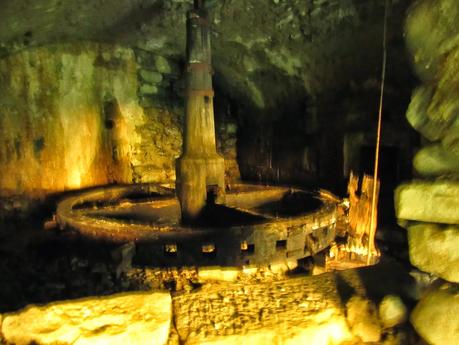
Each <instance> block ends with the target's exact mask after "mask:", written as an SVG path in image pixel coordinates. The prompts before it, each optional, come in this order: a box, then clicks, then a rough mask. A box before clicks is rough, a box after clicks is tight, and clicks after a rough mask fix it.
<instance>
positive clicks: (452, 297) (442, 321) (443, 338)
mask: <svg viewBox="0 0 459 345" xmlns="http://www.w3.org/2000/svg"><path fill="white" fill-rule="evenodd" d="M410 319H411V323H412V324H413V326H414V328H415V329H416V331H417V332H418V333H419V334H420V335H421V336H422V337H423V338H424V339H425V340H426V341H427V342H428V343H429V344H431V345H458V344H459V290H458V287H457V286H452V285H449V284H446V285H443V286H441V287H440V288H439V289H437V290H433V291H431V292H429V293H428V294H427V295H426V296H424V298H423V299H422V300H421V301H420V302H419V303H418V305H417V306H416V308H415V309H414V311H413V313H412V314H411V318H410Z"/></svg>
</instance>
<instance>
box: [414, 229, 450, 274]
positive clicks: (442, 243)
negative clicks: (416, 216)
mask: <svg viewBox="0 0 459 345" xmlns="http://www.w3.org/2000/svg"><path fill="white" fill-rule="evenodd" d="M408 243H409V251H410V261H411V263H412V264H413V265H414V266H416V267H417V268H419V269H420V270H422V271H425V272H429V273H433V274H435V275H437V276H439V277H441V278H443V279H446V280H448V281H451V282H456V283H459V251H458V248H459V227H458V226H448V227H441V226H439V225H437V224H424V223H423V224H417V225H413V226H410V227H409V228H408Z"/></svg>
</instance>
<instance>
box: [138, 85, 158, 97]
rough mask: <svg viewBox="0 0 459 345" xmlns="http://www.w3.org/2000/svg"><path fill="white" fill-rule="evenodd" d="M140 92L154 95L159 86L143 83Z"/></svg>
mask: <svg viewBox="0 0 459 345" xmlns="http://www.w3.org/2000/svg"><path fill="white" fill-rule="evenodd" d="M140 93H141V94H143V95H154V94H157V93H158V88H157V87H156V86H155V85H150V84H143V85H142V86H141V87H140Z"/></svg>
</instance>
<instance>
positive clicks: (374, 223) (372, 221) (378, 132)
mask: <svg viewBox="0 0 459 345" xmlns="http://www.w3.org/2000/svg"><path fill="white" fill-rule="evenodd" d="M388 8H389V0H386V2H385V4H384V31H383V42H382V45H383V47H382V48H383V61H382V71H381V92H380V95H379V110H378V128H377V130H376V148H375V166H374V172H373V178H374V180H373V196H372V199H371V218H370V235H369V237H368V253H367V265H369V264H370V258H371V251H372V250H373V249H374V241H375V234H376V227H377V219H376V198H377V190H378V173H379V149H380V145H381V126H382V112H383V98H384V84H385V81H386V63H387V17H388Z"/></svg>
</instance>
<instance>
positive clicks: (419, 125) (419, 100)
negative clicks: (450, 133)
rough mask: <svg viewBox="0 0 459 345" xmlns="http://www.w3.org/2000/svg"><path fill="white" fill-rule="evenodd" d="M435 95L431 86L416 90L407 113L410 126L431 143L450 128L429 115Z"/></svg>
mask: <svg viewBox="0 0 459 345" xmlns="http://www.w3.org/2000/svg"><path fill="white" fill-rule="evenodd" d="M433 94H434V89H433V87H431V86H420V87H418V88H416V89H415V90H414V91H413V94H412V95H411V101H410V104H409V105H408V109H407V111H406V119H407V120H408V122H409V124H410V125H411V126H412V127H413V128H414V129H416V130H417V131H418V132H420V133H421V134H422V135H423V136H424V137H426V138H427V139H429V140H431V141H433V140H438V139H439V138H440V137H441V136H442V135H443V134H444V132H445V131H446V130H447V127H448V123H445V122H444V121H434V120H432V119H431V118H429V116H428V114H427V109H428V107H429V105H430V102H431V101H432V96H433Z"/></svg>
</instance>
